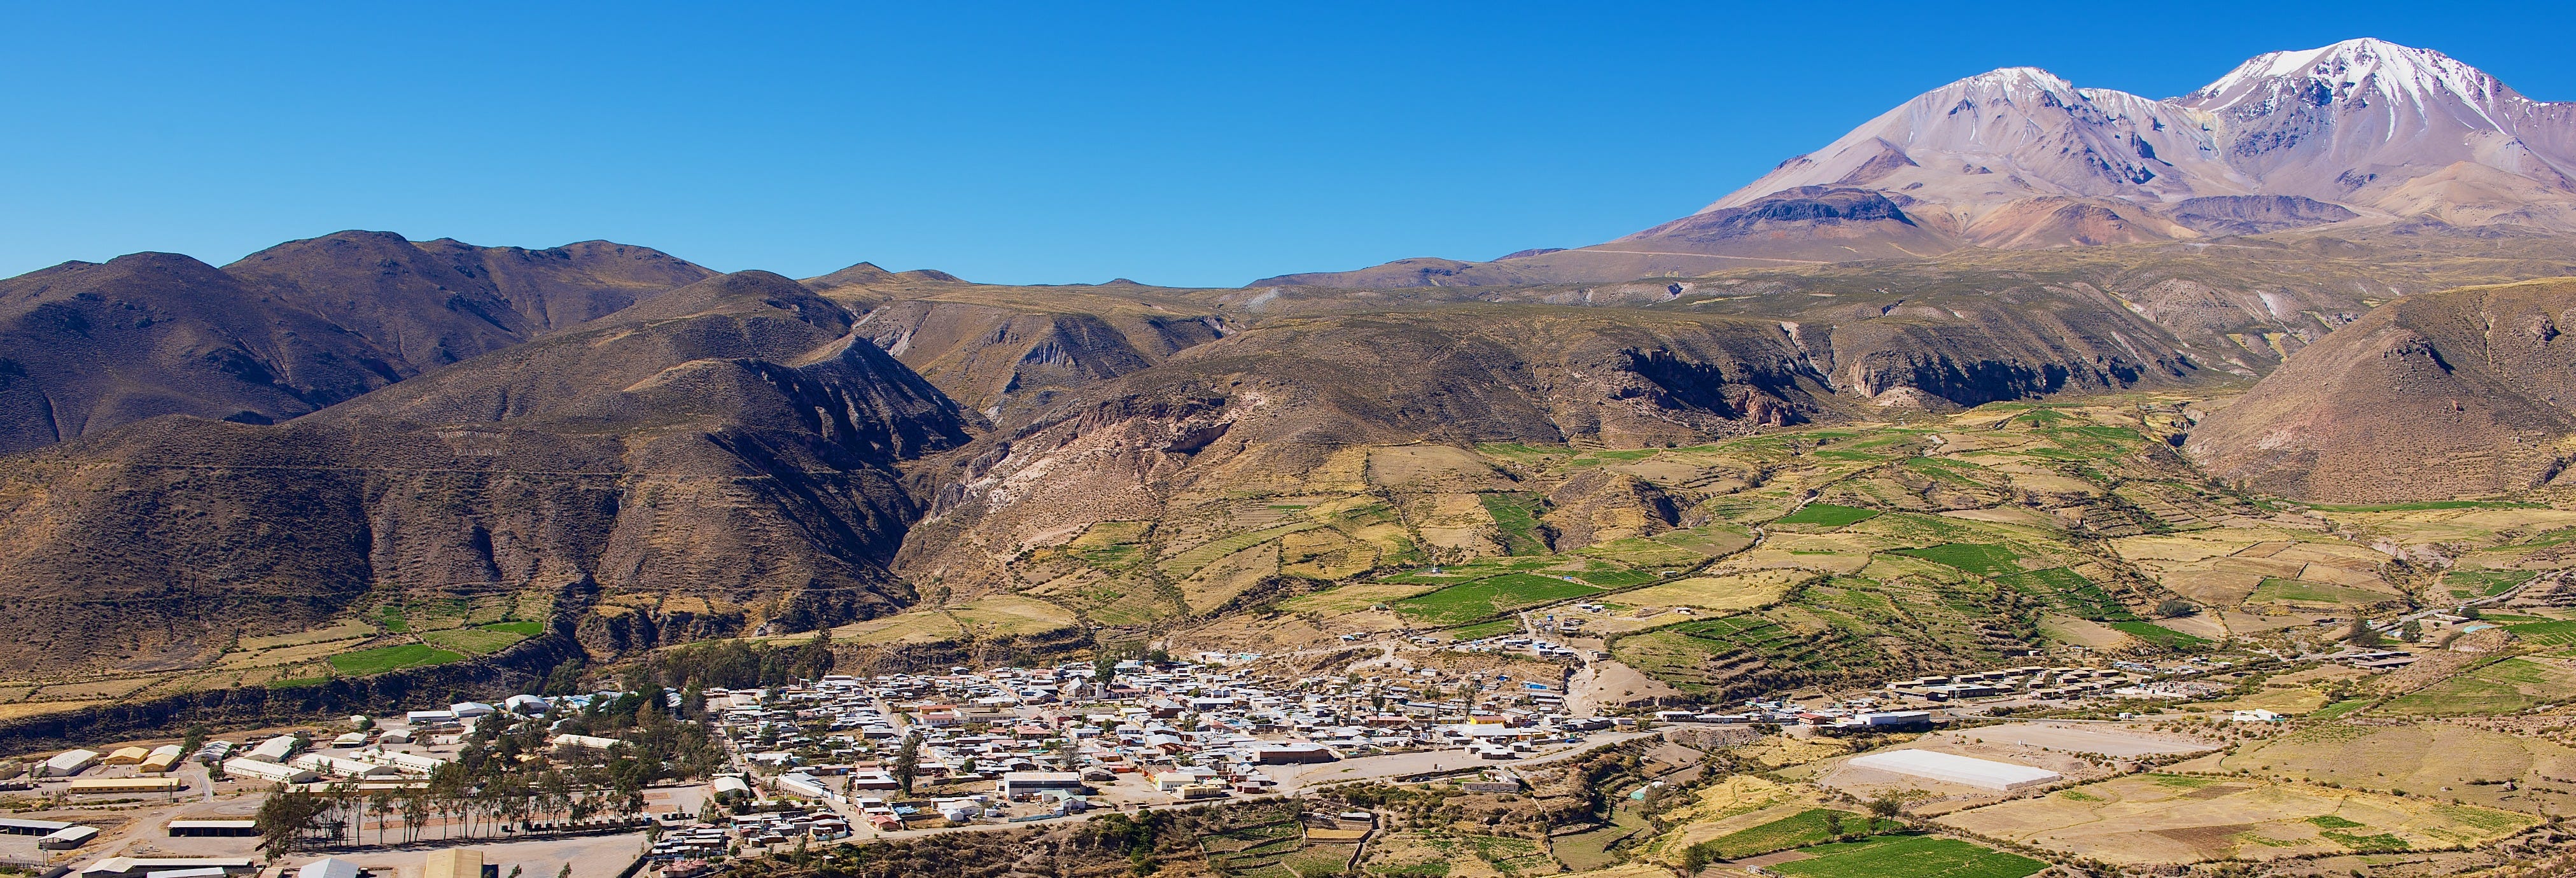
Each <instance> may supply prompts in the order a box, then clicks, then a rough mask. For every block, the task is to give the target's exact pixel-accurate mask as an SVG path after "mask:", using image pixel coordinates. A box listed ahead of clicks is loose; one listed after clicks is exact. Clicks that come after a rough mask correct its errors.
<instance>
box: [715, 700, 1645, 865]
mask: <svg viewBox="0 0 2576 878" xmlns="http://www.w3.org/2000/svg"><path fill="white" fill-rule="evenodd" d="M1434 693H1438V695H1436V696H1435V695H1434ZM706 695H707V707H708V710H709V712H710V714H711V715H712V716H713V717H714V718H715V719H716V721H717V722H718V723H719V724H720V727H721V731H722V734H723V736H724V737H726V738H727V739H728V740H731V741H732V742H734V744H735V745H736V746H737V747H739V748H740V749H741V750H742V752H743V754H744V758H745V760H746V761H747V762H749V763H750V764H752V765H753V766H756V767H757V769H758V770H759V771H760V772H761V773H762V774H763V775H765V776H764V777H760V778H753V779H744V778H719V779H717V780H716V781H715V782H714V784H713V786H712V790H711V791H712V792H714V793H716V794H717V795H718V796H719V797H723V796H727V795H744V794H753V795H756V794H763V793H775V794H778V795H782V796H788V797H794V798H801V799H807V800H821V801H831V802H839V803H844V804H848V805H851V806H854V807H857V808H858V809H859V810H860V812H861V814H862V816H864V817H866V818H867V819H869V820H870V821H871V822H874V823H876V824H878V825H879V826H880V827H883V828H898V827H900V826H905V825H911V823H912V822H913V821H916V820H920V819H934V818H935V819H940V820H947V821H949V822H969V821H973V820H976V819H985V818H994V817H1005V818H1006V819H1007V815H1009V814H1011V813H1013V811H1014V809H1015V808H1017V807H1018V806H1019V805H1021V804H1025V803H1034V804H1035V805H1036V806H1037V807H1035V808H1032V809H1027V810H1031V811H1033V812H1034V813H1036V814H1041V815H1042V814H1053V813H1065V812H1067V811H1069V810H1079V809H1081V808H1083V807H1085V806H1086V802H1087V801H1088V800H1089V799H1090V798H1091V797H1093V796H1096V795H1102V794H1103V791H1104V790H1111V791H1114V792H1113V794H1114V795H1115V796H1117V797H1120V798H1122V799H1126V800H1134V801H1153V800H1155V798H1156V797H1161V798H1162V799H1163V800H1167V801H1168V800H1170V799H1195V798H1208V797H1215V796H1223V795H1230V794H1236V793H1257V792H1263V791H1267V790H1270V789H1272V788H1274V787H1275V786H1276V785H1277V780H1276V778H1275V777H1274V772H1275V771H1276V770H1277V769H1276V767H1278V766H1284V765H1297V764H1304V763H1316V762H1329V761H1334V760H1338V759H1342V758H1345V757H1350V756H1358V755H1367V754H1377V753H1388V752H1402V751H1410V750H1417V749H1432V748H1443V749H1456V748H1462V747H1463V748H1467V749H1470V750H1472V751H1475V752H1476V753H1478V754H1479V755H1482V756H1484V757H1485V758H1490V759H1508V758H1513V757H1515V756H1517V755H1520V754H1523V753H1527V752H1530V751H1532V750H1533V749H1536V748H1537V747H1540V746H1543V745H1546V744H1550V743H1559V742H1571V741H1579V740H1581V739H1582V737H1583V736H1584V734H1585V733H1586V732H1590V731H1596V730H1599V729H1603V728H1608V727H1610V725H1611V724H1612V722H1613V721H1612V720H1607V719H1600V720H1593V719H1577V718H1574V717H1570V716H1567V715H1565V714H1564V713H1563V705H1564V692H1563V681H1562V677H1561V676H1559V677H1556V678H1553V679H1547V680H1515V679H1512V678H1511V677H1510V675H1509V674H1508V673H1502V672H1496V673H1493V674H1491V675H1485V674H1450V673H1444V672H1441V671H1437V670H1427V669H1424V670H1413V671H1398V670H1393V669H1390V670H1388V671H1386V672H1385V673H1384V674H1381V675H1379V676H1376V677H1363V678H1353V677H1323V676H1317V677H1306V678H1302V679H1281V678H1272V677H1267V676H1260V675H1254V674H1250V673H1238V672H1235V671H1231V670H1229V669H1227V668H1226V667H1225V666H1222V665H1215V664H1193V663H1167V664H1162V665H1147V664H1145V663H1142V662H1135V661H1129V662H1122V663H1119V664H1118V665H1117V666H1116V667H1115V670H1114V672H1113V673H1112V674H1111V675H1110V676H1109V677H1108V678H1107V679H1101V678H1100V677H1099V676H1098V675H1097V673H1096V671H1095V669H1094V668H1093V667H1092V666H1090V665H1064V666H1059V667H1054V668H1034V669H1030V668H1000V669H988V670H981V671H976V670H970V669H967V668H962V667H961V668H951V669H949V670H948V672H947V673H944V674H940V673H929V674H891V675H884V676H876V677H865V678H862V677H854V676H847V675H831V676H825V677H823V678H822V679H819V680H814V681H811V682H810V683H802V684H799V685H792V686H786V687H777V688H768V689H757V690H709V691H708V692H707V693H706ZM1471 698H1472V699H1473V701H1472V703H1471V701H1470V699H1471ZM907 739H917V743H916V744H915V745H914V747H915V749H914V752H913V755H912V761H911V763H910V765H911V770H912V779H913V781H914V786H915V787H916V788H919V787H937V788H942V789H949V790H955V789H959V788H961V787H962V788H965V789H973V790H976V791H977V793H976V794H975V795H973V796H971V797H970V796H964V795H951V796H950V797H949V798H945V799H933V800H924V801H918V802H906V801H903V799H904V796H903V795H902V793H903V789H904V787H905V784H904V783H903V779H902V778H900V777H898V776H897V775H898V772H899V771H900V769H899V767H898V763H899V762H900V760H899V758H898V754H899V753H900V752H901V751H902V749H903V747H904V743H905V741H906V740H907ZM986 783H989V784H991V786H989V787H979V786H977V785H979V784H986ZM755 784H760V785H761V786H762V788H757V789H756V788H754V785H755ZM983 789H989V790H991V792H990V793H989V794H984V793H981V790H983Z"/></svg>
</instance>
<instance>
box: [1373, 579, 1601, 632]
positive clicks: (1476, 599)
mask: <svg viewBox="0 0 2576 878" xmlns="http://www.w3.org/2000/svg"><path fill="white" fill-rule="evenodd" d="M1601 591H1602V590H1601V589H1598V588H1594V587H1592V586H1589V585H1585V584H1583V583H1580V582H1567V581H1565V580H1562V579H1558V578H1556V577H1553V576H1538V575H1534V574H1529V573H1506V574H1503V575H1501V576H1495V577H1489V578H1486V579H1479V580H1476V581H1474V582H1468V583H1461V584H1458V585H1453V586H1450V587H1448V588H1444V589H1441V590H1439V591H1435V592H1432V593H1430V594H1426V595H1419V596H1415V597H1409V598H1405V599H1403V600H1400V601H1396V602H1395V603H1393V604H1391V605H1390V606H1392V607H1393V608H1394V609H1395V611H1396V612H1398V613H1402V614H1404V615H1405V617H1406V618H1410V619H1414V620H1417V621H1421V622H1428V623H1432V624H1445V625H1455V624H1459V623H1463V622H1473V621H1475V620H1478V619H1482V618H1485V617H1487V616H1491V615H1493V614H1495V613H1501V612H1506V611H1510V610H1516V609H1520V608H1522V607H1528V606H1535V605H1538V604H1544V603H1551V602H1554V601H1561V600H1566V599H1568V598H1578V597H1582V596H1584V595H1589V594H1599V593H1600V592H1601Z"/></svg>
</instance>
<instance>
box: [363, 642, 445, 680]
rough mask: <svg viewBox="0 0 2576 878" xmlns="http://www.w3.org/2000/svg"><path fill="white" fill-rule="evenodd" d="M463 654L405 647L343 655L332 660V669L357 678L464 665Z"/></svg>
mask: <svg viewBox="0 0 2576 878" xmlns="http://www.w3.org/2000/svg"><path fill="white" fill-rule="evenodd" d="M463 660H465V655H464V654H463V653H458V652H451V651H448V650H444V649H438V648H436V647H433V646H430V645H428V644H425V643H406V644H403V645H401V646H387V647H382V648H378V649H362V650H359V651H357V652H344V653H341V654H339V655H335V656H332V657H331V669H332V670H335V671H338V672H340V673H343V674H348V675H350V676H354V677H363V676H367V675H369V674H381V673H384V672H386V671H398V670H401V669H403V668H416V667H421V666H424V665H443V664H446V663H448V662H454V661H463Z"/></svg>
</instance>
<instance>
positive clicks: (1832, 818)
mask: <svg viewBox="0 0 2576 878" xmlns="http://www.w3.org/2000/svg"><path fill="white" fill-rule="evenodd" d="M1825 835H1826V837H1828V838H1841V837H1843V812H1841V811H1827V812H1825Z"/></svg>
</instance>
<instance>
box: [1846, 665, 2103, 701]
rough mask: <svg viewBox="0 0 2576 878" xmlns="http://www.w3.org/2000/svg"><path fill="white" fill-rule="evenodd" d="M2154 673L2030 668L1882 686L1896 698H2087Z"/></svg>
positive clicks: (1932, 676) (1915, 679)
mask: <svg viewBox="0 0 2576 878" xmlns="http://www.w3.org/2000/svg"><path fill="white" fill-rule="evenodd" d="M2151 676H2152V674H2150V673H2147V672H2141V671H2134V670H2121V669H2117V668H2080V667H2046V666H2040V665H2031V666H2028V667H2019V668H2007V669H2003V670H1996V671H1983V672H1976V673H1963V674H1935V675H1930V676H1923V677H1916V678H1914V679H1911V680H1892V681H1889V682H1888V683H1887V685H1886V686H1884V687H1882V688H1883V689H1884V691H1886V692H1887V694H1889V695H1891V696H1894V697H1896V698H1903V699H1912V700H1917V701H1931V702H1947V701H1966V700H1969V699H1973V698H1997V697H2003V696H2018V697H2023V698H2040V699H2067V698H2086V697H2091V696H2095V695H2101V694H2104V693H2112V692H2116V691H2118V690H2119V689H2121V688H2122V687H2126V686H2134V685H2137V684H2140V683H2144V682H2146V681H2147V680H2148V679H2149V678H2150V677H2151Z"/></svg>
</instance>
